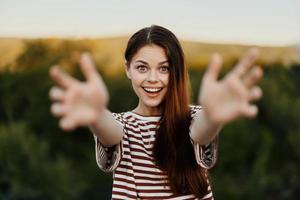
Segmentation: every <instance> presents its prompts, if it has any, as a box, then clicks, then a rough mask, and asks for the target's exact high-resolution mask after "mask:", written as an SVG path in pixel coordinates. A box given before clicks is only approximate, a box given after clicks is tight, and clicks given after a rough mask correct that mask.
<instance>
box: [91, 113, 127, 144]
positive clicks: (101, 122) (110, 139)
mask: <svg viewBox="0 0 300 200" xmlns="http://www.w3.org/2000/svg"><path fill="white" fill-rule="evenodd" d="M89 128H90V130H91V131H92V132H93V134H94V135H96V136H97V138H98V139H99V140H100V142H101V143H102V144H103V145H104V146H107V147H109V146H113V145H116V144H118V143H120V141H121V140H122V137H123V134H124V133H123V127H122V126H121V125H120V124H119V123H118V122H117V121H116V120H115V119H114V117H113V116H112V114H111V112H110V111H109V110H107V109H104V110H103V111H102V112H101V113H100V115H99V117H98V120H96V121H95V123H92V124H91V125H90V126H89Z"/></svg>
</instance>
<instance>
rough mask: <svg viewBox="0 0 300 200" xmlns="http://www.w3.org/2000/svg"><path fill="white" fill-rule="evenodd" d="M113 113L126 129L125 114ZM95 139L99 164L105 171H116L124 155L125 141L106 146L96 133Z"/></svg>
mask: <svg viewBox="0 0 300 200" xmlns="http://www.w3.org/2000/svg"><path fill="white" fill-rule="evenodd" d="M112 115H113V117H114V118H115V119H116V121H117V122H118V123H120V124H121V125H122V127H123V131H125V129H124V127H125V120H124V118H123V114H122V113H112ZM124 135H125V134H124ZM94 140H95V151H96V162H97V165H98V166H99V168H100V169H101V170H102V171H104V172H112V171H114V170H115V169H116V168H117V166H118V165H119V163H120V160H121V158H122V155H123V141H121V142H120V143H119V144H117V145H114V146H112V147H104V146H103V145H102V144H101V142H100V141H99V139H98V138H97V136H95V135H94Z"/></svg>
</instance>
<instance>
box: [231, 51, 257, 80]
mask: <svg viewBox="0 0 300 200" xmlns="http://www.w3.org/2000/svg"><path fill="white" fill-rule="evenodd" d="M258 56H259V50H258V49H257V48H251V49H250V50H248V51H247V52H246V54H245V55H244V56H243V57H242V58H241V59H240V61H239V62H238V64H237V65H236V66H235V68H234V70H233V72H234V73H236V74H237V75H238V76H242V75H244V74H245V73H246V71H247V70H248V69H249V68H250V67H251V66H252V65H253V63H254V62H255V60H256V59H257V58H258Z"/></svg>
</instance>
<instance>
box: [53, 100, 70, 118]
mask: <svg viewBox="0 0 300 200" xmlns="http://www.w3.org/2000/svg"><path fill="white" fill-rule="evenodd" d="M50 110H51V113H52V114H53V115H54V116H56V117H61V116H63V115H65V114H66V113H67V108H66V106H64V105H63V104H61V103H54V104H52V105H51V107H50Z"/></svg>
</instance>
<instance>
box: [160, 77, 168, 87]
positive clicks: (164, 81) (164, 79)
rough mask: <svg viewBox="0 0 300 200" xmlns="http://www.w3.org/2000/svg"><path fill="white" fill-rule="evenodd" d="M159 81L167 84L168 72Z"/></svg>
mask: <svg viewBox="0 0 300 200" xmlns="http://www.w3.org/2000/svg"><path fill="white" fill-rule="evenodd" d="M161 81H162V82H163V83H164V85H166V86H167V85H168V84H169V74H167V75H166V76H164V77H162V78H161Z"/></svg>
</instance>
